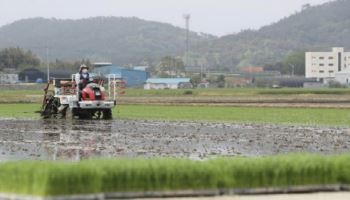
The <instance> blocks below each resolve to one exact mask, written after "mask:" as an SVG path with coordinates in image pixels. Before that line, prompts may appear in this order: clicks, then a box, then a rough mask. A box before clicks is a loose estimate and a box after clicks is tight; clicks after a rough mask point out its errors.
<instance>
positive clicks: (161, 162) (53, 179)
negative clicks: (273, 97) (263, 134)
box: [0, 154, 350, 196]
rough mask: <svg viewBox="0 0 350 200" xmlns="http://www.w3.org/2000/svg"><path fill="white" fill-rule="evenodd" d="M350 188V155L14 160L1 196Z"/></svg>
mask: <svg viewBox="0 0 350 200" xmlns="http://www.w3.org/2000/svg"><path fill="white" fill-rule="evenodd" d="M349 183H350V155H337V156H320V155H310V154H306V155H301V154H294V155H283V156H273V157H261V158H217V159H211V160H207V161H193V160H187V159H170V158H163V159H116V160H85V161H81V162H78V163H64V162H50V161H15V162H5V163H1V164H0V192H3V193H16V194H26V195H38V196H51V195H66V194H91V193H100V192H120V191H123V192H125V191H135V192H140V191H173V190H188V189H225V188H229V189H238V188H257V187H284V186H306V185H324V184H349Z"/></svg>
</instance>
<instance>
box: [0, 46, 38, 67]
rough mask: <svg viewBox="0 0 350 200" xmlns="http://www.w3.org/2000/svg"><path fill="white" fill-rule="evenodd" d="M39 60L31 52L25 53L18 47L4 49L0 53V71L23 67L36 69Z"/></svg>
mask: <svg viewBox="0 0 350 200" xmlns="http://www.w3.org/2000/svg"><path fill="white" fill-rule="evenodd" d="M39 65H40V59H39V58H38V57H37V56H36V55H35V54H33V53H32V52H31V51H25V50H23V49H21V48H19V47H17V48H6V49H3V50H1V51H0V69H4V68H13V69H19V68H24V67H38V66H39Z"/></svg>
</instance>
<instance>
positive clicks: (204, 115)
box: [113, 105, 350, 126]
mask: <svg viewBox="0 0 350 200" xmlns="http://www.w3.org/2000/svg"><path fill="white" fill-rule="evenodd" d="M113 116H114V118H128V119H155V120H180V121H181V120H183V121H208V122H239V123H241V122H243V123H271V124H300V125H338V126H349V125H350V110H349V109H336V108H261V107H215V106H154V105H121V106H119V107H118V108H116V109H115V110H114V112H113Z"/></svg>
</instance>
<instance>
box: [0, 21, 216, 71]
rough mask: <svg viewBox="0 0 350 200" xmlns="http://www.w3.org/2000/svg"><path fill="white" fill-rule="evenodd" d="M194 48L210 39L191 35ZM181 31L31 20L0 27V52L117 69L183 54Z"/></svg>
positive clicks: (140, 24) (155, 25) (148, 24)
mask: <svg viewBox="0 0 350 200" xmlns="http://www.w3.org/2000/svg"><path fill="white" fill-rule="evenodd" d="M190 37H191V42H193V43H194V44H196V43H199V42H201V41H205V40H208V38H213V36H210V35H205V34H202V35H199V34H197V33H193V32H191V33H190ZM185 41H186V31H185V30H184V29H182V28H179V27H175V26H172V25H170V24H165V23H159V22H152V21H145V20H141V19H138V18H122V17H95V18H88V19H81V20H57V19H44V18H32V19H26V20H20V21H16V22H14V23H12V24H9V25H6V26H3V27H1V28H0V48H5V47H21V48H25V49H30V50H32V51H33V52H34V53H37V54H39V55H40V56H41V58H42V59H43V60H45V59H46V47H48V50H49V57H50V59H51V60H52V59H56V58H58V59H68V60H80V59H87V58H88V59H91V60H93V61H112V62H113V63H115V64H118V65H127V64H134V65H138V64H140V63H141V62H144V61H146V62H148V63H152V62H158V61H159V60H160V58H161V57H163V56H168V55H171V56H183V53H184V51H185V46H186V45H185Z"/></svg>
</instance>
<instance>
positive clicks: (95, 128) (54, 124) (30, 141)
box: [0, 119, 113, 160]
mask: <svg viewBox="0 0 350 200" xmlns="http://www.w3.org/2000/svg"><path fill="white" fill-rule="evenodd" d="M112 127H113V123H112V121H93V120H91V121H87V120H84V121H82V120H72V121H69V120H51V119H49V120H39V121H31V120H27V121H26V120H19V121H18V120H16V121H14V120H1V123H0V137H1V140H0V160H17V159H45V160H46V159H48V160H80V159H84V158H88V157H94V156H101V152H100V146H101V145H102V144H103V143H104V141H105V140H107V138H106V137H104V136H106V135H111V132H112Z"/></svg>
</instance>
